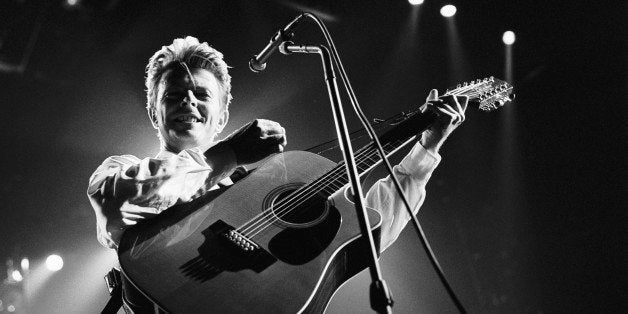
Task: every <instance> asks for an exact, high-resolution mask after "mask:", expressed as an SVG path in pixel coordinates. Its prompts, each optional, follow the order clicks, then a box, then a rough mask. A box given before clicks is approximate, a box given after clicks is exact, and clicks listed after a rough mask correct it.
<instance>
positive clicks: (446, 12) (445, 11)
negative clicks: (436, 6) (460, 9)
mask: <svg viewBox="0 0 628 314" xmlns="http://www.w3.org/2000/svg"><path fill="white" fill-rule="evenodd" d="M455 14H456V7H455V6H453V5H451V4H448V5H446V6H444V7H442V8H440V15H442V16H444V17H452V16H454V15H455Z"/></svg>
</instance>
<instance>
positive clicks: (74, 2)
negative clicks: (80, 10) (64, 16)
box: [66, 0, 78, 6]
mask: <svg viewBox="0 0 628 314" xmlns="http://www.w3.org/2000/svg"><path fill="white" fill-rule="evenodd" d="M66 3H67V4H68V5H69V6H75V5H77V4H78V0H66Z"/></svg>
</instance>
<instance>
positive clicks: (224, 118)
mask: <svg viewBox="0 0 628 314" xmlns="http://www.w3.org/2000/svg"><path fill="white" fill-rule="evenodd" d="M227 122H229V110H227V109H225V110H223V111H222V113H221V114H220V119H219V120H218V125H217V126H216V134H218V133H220V132H222V129H224V128H225V126H226V125H227Z"/></svg>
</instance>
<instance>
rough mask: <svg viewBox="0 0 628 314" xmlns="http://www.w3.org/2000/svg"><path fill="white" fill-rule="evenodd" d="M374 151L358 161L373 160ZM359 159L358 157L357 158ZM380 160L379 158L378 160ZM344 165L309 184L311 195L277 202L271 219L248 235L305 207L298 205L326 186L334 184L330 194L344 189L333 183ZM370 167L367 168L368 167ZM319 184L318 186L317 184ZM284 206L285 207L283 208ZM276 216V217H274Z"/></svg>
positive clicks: (339, 175)
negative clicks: (324, 177) (326, 176)
mask: <svg viewBox="0 0 628 314" xmlns="http://www.w3.org/2000/svg"><path fill="white" fill-rule="evenodd" d="M373 153H376V152H373V151H368V149H367V150H365V151H364V154H362V156H361V157H362V158H360V159H361V160H359V161H357V162H358V163H361V162H364V161H366V160H367V159H368V160H371V161H372V158H371V156H373ZM356 159H358V158H356ZM378 161H379V160H378ZM342 164H343V163H340V164H339V165H342ZM342 168H343V167H339V166H337V168H336V169H335V170H334V171H333V172H332V173H333V174H334V176H328V178H326V180H322V182H319V183H322V184H320V185H319V183H316V184H312V185H310V186H308V188H309V190H308V189H304V191H306V192H313V193H309V195H306V196H305V197H302V198H300V199H298V200H296V202H293V201H294V200H286V201H285V202H283V203H282V204H279V203H278V204H277V206H276V207H275V208H276V209H275V210H274V211H273V210H272V209H267V211H268V212H269V215H267V216H268V217H270V219H268V220H265V221H262V220H260V221H259V222H260V224H259V225H257V226H256V227H255V228H253V229H250V228H248V230H247V232H246V233H247V236H248V237H251V238H252V237H255V236H256V235H258V234H259V233H260V232H262V231H264V229H266V228H267V227H268V226H270V225H271V224H273V223H274V222H276V221H278V220H280V219H281V218H283V217H285V215H286V214H288V213H290V212H292V211H294V210H295V209H303V208H299V207H298V206H300V205H302V204H303V203H304V202H307V201H308V200H309V199H310V197H311V196H313V195H315V194H318V193H319V191H320V190H324V189H325V188H327V187H329V185H332V187H333V188H332V189H331V190H327V191H326V192H328V193H329V194H330V195H331V194H333V193H335V192H336V191H338V190H340V189H342V188H343V187H344V186H345V185H346V183H341V185H340V186H339V185H333V183H334V182H335V181H336V180H338V179H343V178H344V177H343V176H344V175H345V171H344V170H342ZM368 168H369V167H367V168H365V169H368ZM360 170H361V171H363V170H362V169H360ZM329 177H331V180H327V179H329ZM317 185H318V186H317ZM281 207H284V208H281ZM273 216H274V217H273Z"/></svg>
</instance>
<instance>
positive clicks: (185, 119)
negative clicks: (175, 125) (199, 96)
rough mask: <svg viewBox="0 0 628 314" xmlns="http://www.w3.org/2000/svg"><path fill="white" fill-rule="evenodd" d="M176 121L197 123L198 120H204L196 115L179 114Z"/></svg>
mask: <svg viewBox="0 0 628 314" xmlns="http://www.w3.org/2000/svg"><path fill="white" fill-rule="evenodd" d="M174 121H175V122H185V123H196V122H204V119H203V118H198V117H196V116H194V115H190V114H186V115H181V116H178V117H176V118H175V119H174Z"/></svg>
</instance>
